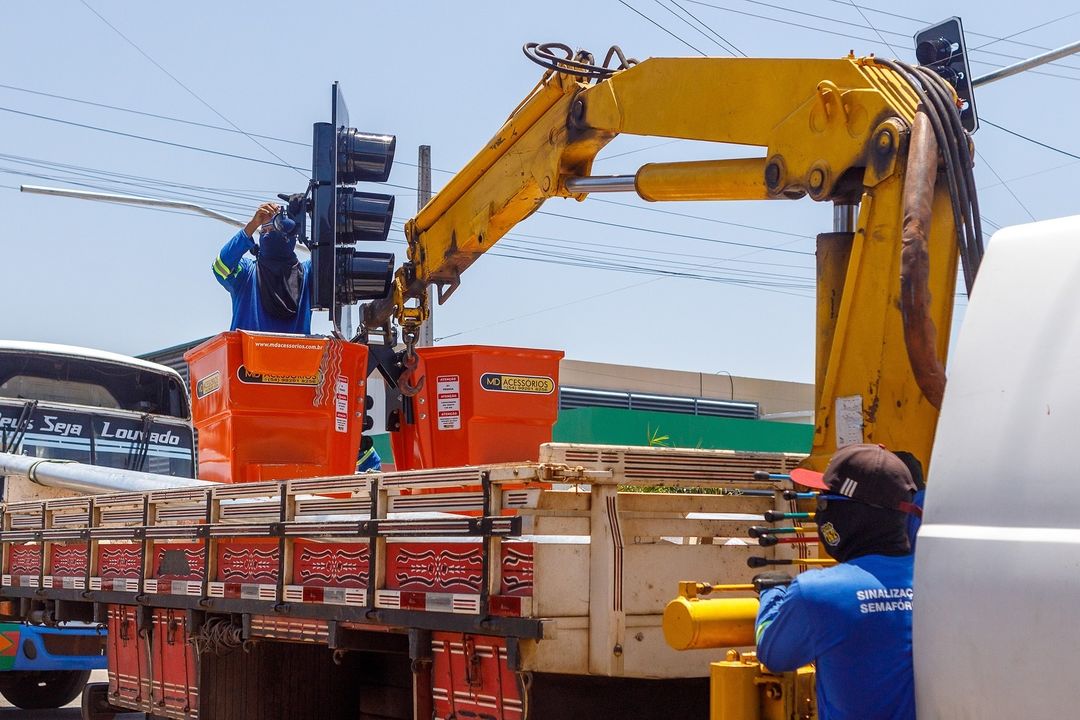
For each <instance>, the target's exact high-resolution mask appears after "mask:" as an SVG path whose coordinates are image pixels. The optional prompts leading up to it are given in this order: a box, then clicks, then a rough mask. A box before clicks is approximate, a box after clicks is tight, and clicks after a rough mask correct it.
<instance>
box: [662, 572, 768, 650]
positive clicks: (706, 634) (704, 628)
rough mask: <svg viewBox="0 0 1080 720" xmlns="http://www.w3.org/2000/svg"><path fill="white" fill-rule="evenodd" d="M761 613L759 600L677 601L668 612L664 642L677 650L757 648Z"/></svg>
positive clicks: (691, 599) (667, 609)
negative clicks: (756, 623)
mask: <svg viewBox="0 0 1080 720" xmlns="http://www.w3.org/2000/svg"><path fill="white" fill-rule="evenodd" d="M750 590H751V591H752V590H753V586H751V587H750ZM757 611H758V600H757V598H756V597H752V598H716V599H714V600H700V599H698V598H686V597H677V598H675V599H674V600H672V601H671V602H669V603H668V604H667V607H666V608H664V622H663V627H664V640H666V641H667V644H668V645H670V646H671V647H673V648H675V649H676V650H699V649H702V648H719V647H748V646H751V645H753V644H754V620H755V619H756V618H757Z"/></svg>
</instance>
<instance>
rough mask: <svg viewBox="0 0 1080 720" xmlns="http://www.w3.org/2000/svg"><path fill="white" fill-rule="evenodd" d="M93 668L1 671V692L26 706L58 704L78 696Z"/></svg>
mask: <svg viewBox="0 0 1080 720" xmlns="http://www.w3.org/2000/svg"><path fill="white" fill-rule="evenodd" d="M89 679H90V671H89V670H26V671H15V672H5V673H2V674H0V695H3V696H4V697H5V698H7V701H8V702H10V703H11V704H12V705H14V706H15V707H18V708H22V709H23V710H39V709H42V708H58V707H62V706H64V705H67V704H68V703H69V702H71V701H72V700H74V699H75V698H76V697H77V696H78V695H79V693H80V692H82V689H83V686H84V685H86V681H87V680H89Z"/></svg>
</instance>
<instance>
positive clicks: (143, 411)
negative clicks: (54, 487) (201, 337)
mask: <svg viewBox="0 0 1080 720" xmlns="http://www.w3.org/2000/svg"><path fill="white" fill-rule="evenodd" d="M89 352H92V351H88V353H89ZM121 360H122V359H121ZM189 407H190V406H189V403H188V397H187V392H186V390H185V388H184V386H183V384H182V381H181V380H180V377H179V376H178V375H177V374H176V373H175V372H173V371H171V370H169V369H168V368H164V367H160V368H159V367H157V366H153V365H151V364H150V363H145V362H140V361H134V360H133V361H132V362H131V363H130V364H125V363H124V362H122V361H119V360H117V359H115V358H113V357H110V358H108V359H103V358H100V357H94V356H93V355H89V354H88V355H87V356H80V355H78V354H75V353H64V354H59V353H48V352H34V351H32V350H27V349H25V348H21V349H18V350H6V349H0V451H3V452H16V453H21V454H25V455H30V456H33V457H40V458H49V459H56V460H73V461H76V462H82V463H88V464H92V465H102V466H106V467H115V468H122V469H126V470H139V471H144V472H152V473H157V474H161V475H172V476H175V477H194V475H195V472H194V471H195V451H194V442H193V433H192V429H191V421H190V409H189Z"/></svg>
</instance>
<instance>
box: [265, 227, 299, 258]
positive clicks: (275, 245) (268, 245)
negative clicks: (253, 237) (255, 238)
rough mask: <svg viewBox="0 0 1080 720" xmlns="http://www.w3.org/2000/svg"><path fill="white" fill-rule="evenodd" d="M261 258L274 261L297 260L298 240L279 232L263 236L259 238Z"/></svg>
mask: <svg viewBox="0 0 1080 720" xmlns="http://www.w3.org/2000/svg"><path fill="white" fill-rule="evenodd" d="M264 227H266V226H264ZM259 257H260V258H263V257H265V258H267V259H274V260H287V259H291V260H295V259H296V238H290V237H288V236H287V235H285V234H284V233H281V232H278V231H277V230H271V231H270V232H266V233H263V234H261V235H260V236H259Z"/></svg>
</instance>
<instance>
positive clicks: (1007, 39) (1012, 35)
mask: <svg viewBox="0 0 1080 720" xmlns="http://www.w3.org/2000/svg"><path fill="white" fill-rule="evenodd" d="M1073 15H1080V10H1074V11H1072V12H1071V13H1067V14H1065V15H1062V16H1061V17H1059V18H1054V19H1053V20H1047V21H1046V22H1043V23H1039V24H1038V25H1032V26H1031V27H1029V28H1025V29H1023V30H1018V31H1016V32H1014V33H1010V34H1008V35H1006V36H1005V37H1000V38H994V39H993V40H991V41H990V42H986V43H983V44H982V45H979V46H978V47H974V48H968V52H973V51H975V50H982V49H983V48H984V47H986V46H987V45H993V44H994V43H999V42H1014V41H1013V38H1015V37H1016V36H1018V35H1023V34H1024V33H1029V32H1031V31H1032V30H1038V29H1039V28H1044V27H1046V26H1047V25H1053V24H1054V23H1057V22H1061V21H1062V20H1066V19H1068V18H1071V17H1072V16H1073ZM1062 67H1067V66H1065V65H1062Z"/></svg>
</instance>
